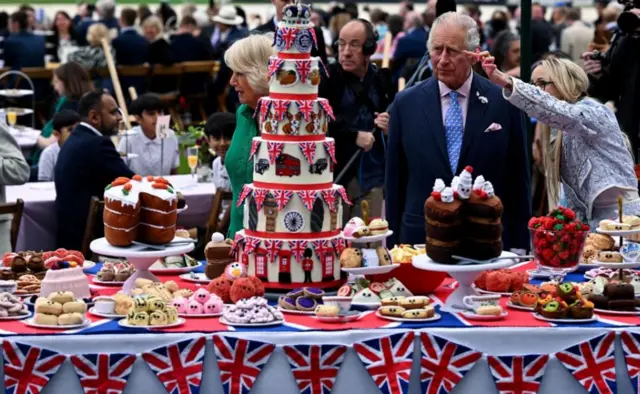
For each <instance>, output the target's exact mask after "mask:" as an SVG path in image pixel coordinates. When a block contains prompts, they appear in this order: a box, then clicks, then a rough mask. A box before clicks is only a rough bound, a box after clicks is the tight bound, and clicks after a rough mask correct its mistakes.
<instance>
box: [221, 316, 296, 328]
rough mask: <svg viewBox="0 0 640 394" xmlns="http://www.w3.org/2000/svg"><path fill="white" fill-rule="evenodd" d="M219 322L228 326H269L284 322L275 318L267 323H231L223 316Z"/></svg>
mask: <svg viewBox="0 0 640 394" xmlns="http://www.w3.org/2000/svg"><path fill="white" fill-rule="evenodd" d="M220 323H222V324H224V325H225V326H230V327H271V326H279V325H281V324H282V323H284V320H275V321H272V322H269V323H231V322H228V321H227V320H226V319H225V318H224V317H221V318H220Z"/></svg>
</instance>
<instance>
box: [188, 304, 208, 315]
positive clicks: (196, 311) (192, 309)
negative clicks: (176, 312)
mask: <svg viewBox="0 0 640 394" xmlns="http://www.w3.org/2000/svg"><path fill="white" fill-rule="evenodd" d="M203 312H204V308H203V306H202V304H201V303H199V302H198V301H189V305H187V314H189V315H202V313H203Z"/></svg>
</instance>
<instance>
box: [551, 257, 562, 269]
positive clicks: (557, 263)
mask: <svg viewBox="0 0 640 394" xmlns="http://www.w3.org/2000/svg"><path fill="white" fill-rule="evenodd" d="M561 265H562V262H561V261H560V257H558V256H554V257H553V258H552V259H551V266H553V267H560V266H561Z"/></svg>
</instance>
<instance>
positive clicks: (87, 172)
mask: <svg viewBox="0 0 640 394" xmlns="http://www.w3.org/2000/svg"><path fill="white" fill-rule="evenodd" d="M133 175H134V174H133V172H131V170H130V169H129V167H127V165H126V164H125V163H124V161H122V158H121V157H120V155H119V154H118V152H117V151H116V148H115V146H114V145H113V142H112V141H111V139H110V138H109V137H105V136H99V135H97V134H96V133H94V132H93V131H92V130H90V129H89V128H87V127H85V126H83V125H82V124H79V125H78V126H76V128H75V129H73V132H72V133H71V135H70V136H69V138H68V139H67V140H66V141H65V143H64V144H63V145H62V149H60V153H59V154H58V161H57V162H56V168H55V184H56V214H57V217H58V246H59V247H63V248H67V249H75V250H80V248H81V246H82V238H83V235H84V229H85V226H86V222H87V215H88V213H89V206H90V204H91V197H93V196H96V197H98V198H99V199H100V200H102V196H103V194H104V188H105V186H107V185H108V184H109V183H111V182H112V181H113V180H114V179H116V178H117V177H119V176H126V177H132V176H133Z"/></svg>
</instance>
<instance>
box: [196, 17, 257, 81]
mask: <svg viewBox="0 0 640 394" xmlns="http://www.w3.org/2000/svg"><path fill="white" fill-rule="evenodd" d="M243 21H244V20H243V19H242V17H241V16H239V15H238V12H237V10H236V7H234V6H232V5H223V6H222V7H220V11H218V15H216V16H214V17H213V22H215V29H213V31H212V32H211V34H208V35H207V37H209V39H210V40H211V45H212V47H213V57H214V58H216V59H222V57H223V56H224V53H225V52H226V50H227V49H229V47H230V46H231V44H233V43H234V42H236V41H238V40H240V39H242V38H245V37H246V36H248V35H249V32H248V31H247V29H245V28H243V27H242V26H241V25H242V22H243ZM203 33H204V31H203ZM227 82H228V81H227Z"/></svg>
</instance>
